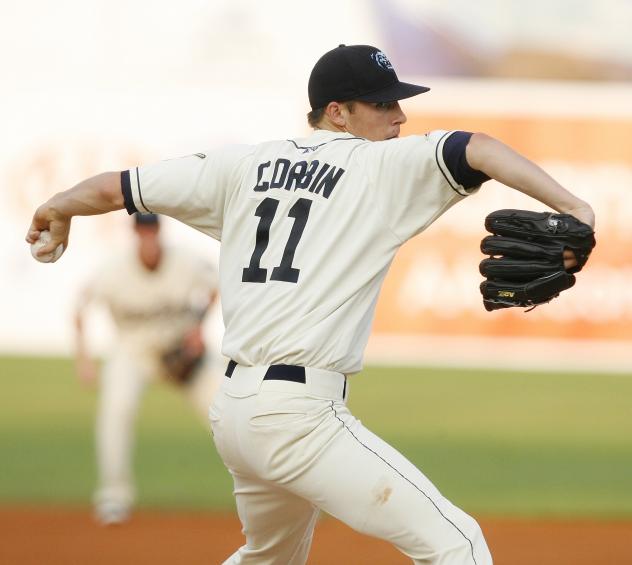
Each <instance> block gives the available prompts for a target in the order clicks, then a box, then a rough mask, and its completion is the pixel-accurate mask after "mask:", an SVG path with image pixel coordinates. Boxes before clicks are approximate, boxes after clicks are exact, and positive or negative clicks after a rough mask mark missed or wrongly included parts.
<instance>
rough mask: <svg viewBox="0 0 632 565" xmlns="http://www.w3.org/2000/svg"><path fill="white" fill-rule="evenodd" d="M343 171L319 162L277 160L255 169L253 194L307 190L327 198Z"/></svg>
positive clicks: (262, 164)
mask: <svg viewBox="0 0 632 565" xmlns="http://www.w3.org/2000/svg"><path fill="white" fill-rule="evenodd" d="M344 174H345V170H344V169H341V168H339V167H333V166H332V165H330V164H329V163H321V162H320V161H317V160H314V161H310V162H307V161H298V162H297V163H292V162H291V161H289V160H288V159H277V160H276V161H275V162H274V165H273V164H272V162H271V161H266V162H265V163H261V164H260V165H259V167H258V168H257V184H256V186H255V187H254V189H253V190H254V191H255V192H266V191H267V190H272V189H283V190H294V191H296V190H299V189H300V190H307V191H308V192H313V193H314V194H320V195H321V196H324V197H325V198H329V197H330V196H331V193H332V192H333V190H334V188H335V187H336V185H337V184H338V181H339V180H340V179H341V178H342V175H344Z"/></svg>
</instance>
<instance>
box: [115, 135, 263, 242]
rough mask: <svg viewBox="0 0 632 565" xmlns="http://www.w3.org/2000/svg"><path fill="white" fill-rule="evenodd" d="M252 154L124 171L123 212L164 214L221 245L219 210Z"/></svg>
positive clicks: (243, 149) (226, 153)
mask: <svg viewBox="0 0 632 565" xmlns="http://www.w3.org/2000/svg"><path fill="white" fill-rule="evenodd" d="M251 152H252V148H251V147H250V146H245V145H236V146H228V147H224V148H222V149H219V150H215V151H211V152H208V153H196V154H195V155H189V156H186V157H180V158H177V159H169V160H166V161H161V162H158V163H155V164H152V165H145V166H141V167H136V168H134V169H130V170H129V171H123V173H121V185H122V188H123V196H124V199H125V208H126V209H127V211H128V213H130V214H133V213H135V212H140V213H141V214H142V213H154V214H165V215H167V216H171V217H173V218H175V219H177V220H180V221H181V222H184V223H185V224H187V225H189V226H191V227H193V228H195V229H197V230H199V231H201V232H203V233H206V234H208V235H210V236H211V237H213V238H215V239H218V240H221V236H222V227H223V222H224V209H225V207H226V204H227V202H228V201H229V199H230V197H231V195H232V193H234V192H235V191H236V190H237V189H238V187H239V184H240V179H241V176H242V165H243V164H244V162H245V160H246V157H247V156H248V155H249V154H250V153H251Z"/></svg>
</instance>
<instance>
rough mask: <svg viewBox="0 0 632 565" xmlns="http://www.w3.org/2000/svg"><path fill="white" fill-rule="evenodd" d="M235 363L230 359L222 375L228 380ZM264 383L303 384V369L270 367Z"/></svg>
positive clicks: (280, 366)
mask: <svg viewBox="0 0 632 565" xmlns="http://www.w3.org/2000/svg"><path fill="white" fill-rule="evenodd" d="M236 366H237V363H236V362H235V361H233V360H232V359H231V360H230V361H229V362H228V366H227V367H226V372H225V373H224V374H225V375H226V376H227V377H228V378H229V379H230V378H231V377H232V376H233V371H234V370H235V367H236ZM263 380H264V381H290V382H293V383H303V384H305V383H306V382H307V381H306V380H305V367H299V366H297V365H270V366H269V367H268V370H267V371H266V374H265V375H264V376H263ZM346 394H347V378H346V377H345V382H344V385H343V388H342V397H343V398H344V397H345V396H346Z"/></svg>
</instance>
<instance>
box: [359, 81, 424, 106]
mask: <svg viewBox="0 0 632 565" xmlns="http://www.w3.org/2000/svg"><path fill="white" fill-rule="evenodd" d="M429 90H430V89H429V88H428V87H427V86H419V85H417V84H410V83H408V82H394V83H393V84H390V85H388V86H387V87H385V88H380V89H379V90H376V91H375V92H371V93H369V94H364V95H362V96H355V97H354V99H355V100H361V101H362V102H393V101H395V100H404V99H405V98H411V97H413V96H417V94H423V93H424V92H428V91H429Z"/></svg>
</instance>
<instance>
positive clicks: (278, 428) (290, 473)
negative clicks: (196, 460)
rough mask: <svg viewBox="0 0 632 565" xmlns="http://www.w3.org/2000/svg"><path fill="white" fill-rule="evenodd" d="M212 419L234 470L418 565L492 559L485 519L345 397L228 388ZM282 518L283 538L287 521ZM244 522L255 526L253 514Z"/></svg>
mask: <svg viewBox="0 0 632 565" xmlns="http://www.w3.org/2000/svg"><path fill="white" fill-rule="evenodd" d="M270 384H271V383H270ZM273 386H277V387H278V386H281V385H277V384H274V385H273ZM211 420H212V422H214V423H213V429H214V432H215V440H216V445H217V448H218V451H219V453H220V455H221V456H222V459H223V460H224V462H225V464H226V465H227V466H228V468H229V469H230V470H232V471H233V474H235V473H234V470H235V469H237V470H238V471H239V472H240V473H242V474H244V475H248V476H255V477H258V478H259V479H260V480H261V481H264V482H266V483H268V484H273V485H276V486H278V487H280V488H281V489H282V490H283V491H287V492H290V493H292V494H294V495H295V496H297V497H299V498H302V499H304V500H305V501H308V502H310V503H311V504H313V505H314V506H316V507H318V508H320V509H322V510H324V511H326V512H328V513H329V514H331V515H333V516H335V517H337V518H339V519H340V520H342V521H343V522H345V523H346V524H348V525H349V526H351V527H352V528H354V529H356V530H358V531H360V532H363V533H366V534H368V535H372V536H375V537H378V538H380V539H384V540H387V541H389V542H391V543H393V544H394V545H395V546H396V547H397V548H398V549H399V550H400V551H402V552H403V553H404V554H406V555H408V556H409V557H411V559H412V560H413V562H414V563H417V564H427V565H429V564H432V565H490V564H491V563H492V559H491V556H490V553H489V550H488V548H487V545H486V543H485V540H484V538H483V535H482V532H481V530H480V528H479V526H478V524H477V523H476V521H475V520H474V519H472V518H471V517H470V516H468V515H467V514H465V513H464V512H463V511H462V510H460V509H458V508H457V507H456V506H454V505H453V504H451V503H450V502H449V501H448V500H446V499H445V498H444V497H443V496H442V495H441V494H440V493H439V491H438V490H437V489H436V488H435V487H434V485H433V484H432V483H431V482H430V481H429V480H428V478H427V477H425V475H424V474H423V473H422V472H421V471H419V470H418V469H417V468H416V467H415V466H414V465H412V463H410V462H409V461H408V460H406V459H405V458H404V457H403V456H402V455H401V454H400V453H398V452H397V451H396V450H395V449H393V448H392V447H391V446H389V445H388V444H387V443H386V442H384V441H383V440H381V439H380V438H378V437H377V436H375V435H374V434H372V433H371V432H369V431H368V430H367V429H366V428H364V426H362V424H361V423H360V422H359V421H358V420H356V419H355V418H354V417H353V416H352V415H351V413H350V412H349V410H348V409H347V408H346V406H345V405H344V403H342V402H341V401H332V400H325V399H315V398H308V397H305V396H302V395H298V394H292V393H290V392H276V391H270V390H267V391H266V390H262V391H260V392H259V393H257V394H256V395H251V396H248V397H243V398H232V397H230V396H228V395H224V394H220V395H218V398H216V401H215V403H214V407H213V410H212V411H211ZM267 515H268V516H269V512H268V513H267ZM279 519H280V525H279V526H278V528H277V530H276V531H277V532H279V534H278V535H281V533H280V532H281V531H282V527H283V526H284V525H285V527H287V525H288V524H287V523H286V522H285V520H284V518H283V517H281V518H279ZM245 520H246V521H245V522H244V518H243V517H242V523H243V524H244V529H245V530H246V531H248V529H250V526H251V524H250V523H249V520H250V516H248V515H246V516H245ZM253 527H254V526H253ZM255 562H256V561H255Z"/></svg>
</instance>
